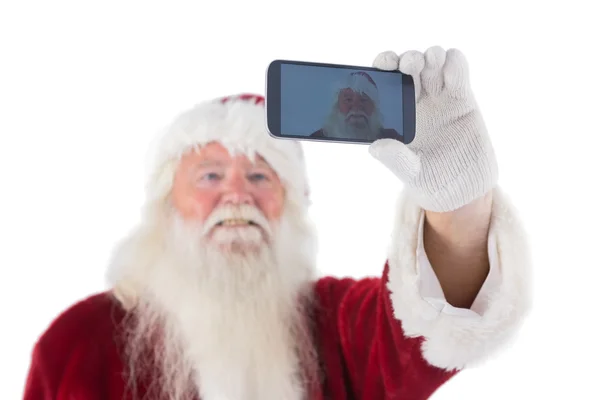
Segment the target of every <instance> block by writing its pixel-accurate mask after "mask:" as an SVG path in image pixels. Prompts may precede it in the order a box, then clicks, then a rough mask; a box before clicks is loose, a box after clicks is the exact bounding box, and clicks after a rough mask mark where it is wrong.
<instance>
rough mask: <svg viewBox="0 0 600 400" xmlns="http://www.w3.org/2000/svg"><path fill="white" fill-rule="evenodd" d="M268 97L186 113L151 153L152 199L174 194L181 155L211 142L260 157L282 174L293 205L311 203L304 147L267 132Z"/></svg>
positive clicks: (217, 102)
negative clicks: (172, 192) (266, 99)
mask: <svg viewBox="0 0 600 400" xmlns="http://www.w3.org/2000/svg"><path fill="white" fill-rule="evenodd" d="M264 102H265V100H264V98H263V97H262V96H259V95H254V94H241V95H236V96H230V97H223V98H218V99H214V100H210V101H207V102H204V103H201V104H198V105H197V106H195V107H193V108H192V109H190V110H188V111H186V112H184V113H182V114H181V115H179V116H178V117H177V118H175V120H174V121H173V122H172V123H171V124H170V125H169V126H168V127H167V129H166V131H165V132H164V133H163V134H162V135H161V137H160V139H159V142H158V144H157V146H155V149H154V154H152V155H151V171H150V179H149V181H148V182H147V185H146V192H147V196H148V200H149V201H150V202H151V203H153V204H156V202H162V201H165V200H166V199H167V198H168V196H169V193H170V191H171V187H172V184H173V177H174V174H175V170H176V168H177V165H178V163H179V160H180V157H181V156H182V155H183V154H184V153H185V152H187V151H189V150H192V149H194V148H199V147H201V146H202V145H205V144H208V143H210V142H219V143H221V144H222V145H223V146H225V147H226V148H227V149H228V150H229V151H230V152H234V153H238V154H239V153H240V152H241V153H242V154H246V155H248V156H250V157H252V156H253V155H260V156H261V157H263V158H264V159H265V161H266V162H268V163H269V164H270V165H271V167H272V168H273V169H274V170H275V172H276V173H277V174H278V176H279V178H280V179H281V181H282V183H283V184H284V187H285V188H286V194H287V198H288V200H289V201H293V202H294V203H295V204H298V205H299V206H300V207H306V206H308V204H309V201H308V200H309V199H308V178H307V171H306V166H305V161H304V154H303V150H302V147H301V145H300V143H298V142H296V141H292V140H282V139H275V138H273V137H271V135H269V133H268V132H267V129H266V121H265V108H264Z"/></svg>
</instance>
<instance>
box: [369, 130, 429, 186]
mask: <svg viewBox="0 0 600 400" xmlns="http://www.w3.org/2000/svg"><path fill="white" fill-rule="evenodd" d="M369 153H370V154H371V155H372V156H373V157H374V158H376V159H377V160H379V161H380V162H381V163H382V164H383V165H385V166H386V167H387V168H388V169H389V170H390V171H392V172H393V173H394V174H395V175H396V176H397V177H398V178H399V179H400V180H402V181H403V182H406V181H408V180H412V179H414V178H415V177H416V176H417V175H418V173H419V170H420V169H421V160H420V158H419V156H418V155H417V154H416V153H415V152H413V151H412V150H411V149H409V148H408V147H407V146H406V145H405V144H404V143H401V142H399V141H397V140H395V139H379V140H376V141H375V142H373V143H372V144H371V145H370V146H369Z"/></svg>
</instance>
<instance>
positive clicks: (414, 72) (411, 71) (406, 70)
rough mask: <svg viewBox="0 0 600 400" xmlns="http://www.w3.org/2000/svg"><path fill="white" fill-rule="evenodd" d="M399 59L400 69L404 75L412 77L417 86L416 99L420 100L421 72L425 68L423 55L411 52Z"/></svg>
mask: <svg viewBox="0 0 600 400" xmlns="http://www.w3.org/2000/svg"><path fill="white" fill-rule="evenodd" d="M399 58H400V61H399V65H398V69H399V70H400V72H402V73H403V74H406V75H410V76H412V78H413V81H414V84H415V98H416V100H419V97H420V96H421V71H422V70H423V67H424V66H425V58H424V56H423V53H421V52H419V51H415V50H411V51H407V52H406V53H403V54H402V55H401V56H400V57H399Z"/></svg>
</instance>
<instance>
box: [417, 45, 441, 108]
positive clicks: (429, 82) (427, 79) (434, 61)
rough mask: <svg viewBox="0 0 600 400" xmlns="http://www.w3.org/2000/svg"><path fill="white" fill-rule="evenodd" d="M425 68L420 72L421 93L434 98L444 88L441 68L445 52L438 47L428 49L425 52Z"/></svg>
mask: <svg viewBox="0 0 600 400" xmlns="http://www.w3.org/2000/svg"><path fill="white" fill-rule="evenodd" d="M424 56H425V67H423V71H422V72H421V85H422V87H423V92H425V93H426V94H428V95H432V96H435V95H437V94H439V93H440V92H441V91H442V88H443V87H444V77H443V73H442V67H443V66H444V63H445V61H446V52H445V51H444V49H442V48H441V47H440V46H434V47H430V48H429V49H427V51H425V54H424Z"/></svg>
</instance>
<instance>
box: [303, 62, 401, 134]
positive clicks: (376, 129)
mask: <svg viewBox="0 0 600 400" xmlns="http://www.w3.org/2000/svg"><path fill="white" fill-rule="evenodd" d="M310 137H331V138H350V139H369V140H371V141H374V140H377V139H383V138H389V139H397V140H400V141H402V135H400V134H399V133H398V132H397V131H396V130H395V129H393V128H384V126H383V116H382V114H381V109H380V106H379V93H378V89H377V84H376V83H375V81H374V80H373V78H372V77H371V76H370V75H369V74H367V73H366V72H362V71H361V72H352V73H350V74H349V75H348V76H347V77H346V79H345V80H344V81H342V82H341V83H340V85H339V89H338V90H336V91H335V93H334V102H333V106H332V108H331V111H330V113H329V115H328V117H327V119H326V121H325V124H324V125H323V128H322V129H319V130H318V131H316V132H314V133H312V134H311V135H310Z"/></svg>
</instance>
